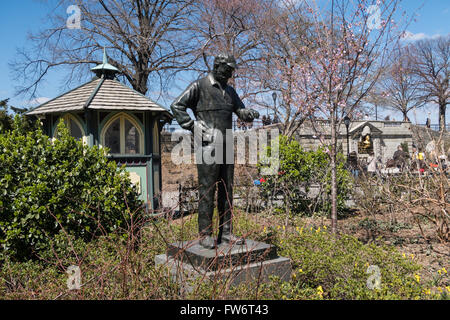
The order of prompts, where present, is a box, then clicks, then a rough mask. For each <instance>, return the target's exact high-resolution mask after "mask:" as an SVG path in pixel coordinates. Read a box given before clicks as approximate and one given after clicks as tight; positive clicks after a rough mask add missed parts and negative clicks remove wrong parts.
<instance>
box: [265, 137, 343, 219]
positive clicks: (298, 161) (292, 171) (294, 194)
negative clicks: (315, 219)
mask: <svg viewBox="0 0 450 320" xmlns="http://www.w3.org/2000/svg"><path fill="white" fill-rule="evenodd" d="M268 149H269V153H270V149H271V148H270V147H269V148H268ZM337 160H338V161H337V168H336V170H337V175H336V178H337V186H338V190H337V192H338V197H337V202H338V213H342V212H343V211H344V210H345V209H346V205H345V201H346V200H347V199H348V198H349V195H350V193H351V190H352V179H351V176H350V174H349V172H348V171H347V170H346V169H345V159H344V157H343V156H342V154H338V157H337ZM262 163H264V159H263V160H262V162H261V164H262ZM261 164H260V166H261ZM264 179H265V180H266V181H265V182H263V183H262V185H261V196H262V197H263V198H264V199H266V201H268V200H269V199H270V198H271V197H274V196H276V195H282V196H283V202H284V208H283V209H284V211H285V212H286V211H290V212H291V213H295V214H303V215H313V214H315V213H323V214H328V213H330V212H331V201H330V197H331V170H330V158H329V156H328V154H327V153H326V152H325V149H324V148H319V149H317V150H309V151H307V150H304V149H303V148H302V147H301V146H300V144H299V143H298V142H297V141H296V140H289V139H288V138H287V137H285V136H280V137H279V173H278V175H272V176H266V177H264ZM312 185H315V186H316V187H318V188H319V191H318V192H315V194H311V193H310V189H311V186H312Z"/></svg>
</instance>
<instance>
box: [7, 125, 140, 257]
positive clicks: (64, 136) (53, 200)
mask: <svg viewBox="0 0 450 320" xmlns="http://www.w3.org/2000/svg"><path fill="white" fill-rule="evenodd" d="M21 127H22V125H21V120H20V119H19V118H18V117H16V119H15V123H14V129H13V130H12V131H9V132H7V133H5V134H0V150H1V154H0V244H1V246H2V249H3V250H4V251H5V252H7V253H8V254H10V255H11V256H14V257H15V258H17V259H21V260H23V259H27V258H30V257H31V256H32V255H33V253H36V252H39V251H41V250H42V249H44V248H46V246H47V245H48V241H49V239H51V238H52V237H53V236H54V235H55V234H57V233H59V231H60V230H61V228H63V229H64V230H65V231H66V232H67V233H68V234H69V235H74V236H76V237H77V238H81V239H83V240H84V241H87V240H89V239H91V238H92V236H93V235H95V234H104V233H108V232H111V231H113V230H116V229H117V228H119V227H120V226H121V225H124V224H125V221H126V219H127V213H129V212H133V211H135V210H137V208H139V206H140V205H141V202H140V201H139V200H138V194H137V192H136V190H135V188H134V187H132V186H131V183H130V181H129V179H128V177H127V174H126V172H125V170H124V168H118V167H117V165H116V164H115V163H114V162H110V161H108V160H107V158H106V154H105V152H106V151H105V150H104V149H99V148H98V147H96V146H95V147H88V146H86V145H84V144H83V143H82V142H80V141H76V140H75V139H74V138H72V137H70V135H69V132H68V130H67V128H65V127H64V124H63V122H62V121H61V123H60V124H59V127H58V132H59V133H60V138H59V139H57V140H54V141H52V140H51V139H50V138H49V137H48V136H46V135H45V134H43V133H42V131H41V130H40V129H35V130H29V131H24V130H22V129H21Z"/></svg>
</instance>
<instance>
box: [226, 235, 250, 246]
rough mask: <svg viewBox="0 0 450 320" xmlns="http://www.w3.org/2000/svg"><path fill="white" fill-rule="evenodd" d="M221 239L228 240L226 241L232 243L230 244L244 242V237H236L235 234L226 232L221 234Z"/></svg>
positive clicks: (241, 243)
mask: <svg viewBox="0 0 450 320" xmlns="http://www.w3.org/2000/svg"><path fill="white" fill-rule="evenodd" d="M222 241H225V242H228V243H232V244H236V245H239V246H240V245H243V244H244V242H245V239H244V238H241V237H236V236H235V235H233V234H231V233H228V234H223V235H222Z"/></svg>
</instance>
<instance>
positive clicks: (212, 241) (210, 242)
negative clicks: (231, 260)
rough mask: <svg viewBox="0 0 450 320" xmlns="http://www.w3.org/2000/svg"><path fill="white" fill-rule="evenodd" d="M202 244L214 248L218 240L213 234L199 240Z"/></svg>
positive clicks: (207, 247)
mask: <svg viewBox="0 0 450 320" xmlns="http://www.w3.org/2000/svg"><path fill="white" fill-rule="evenodd" d="M199 243H200V245H201V246H202V247H203V248H206V249H214V248H215V247H216V241H215V239H214V238H213V237H211V236H205V237H203V238H202V239H200V241H199Z"/></svg>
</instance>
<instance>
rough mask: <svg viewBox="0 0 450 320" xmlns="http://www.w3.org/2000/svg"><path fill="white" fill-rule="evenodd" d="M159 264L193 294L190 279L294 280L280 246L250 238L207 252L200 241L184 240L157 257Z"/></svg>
mask: <svg viewBox="0 0 450 320" xmlns="http://www.w3.org/2000/svg"><path fill="white" fill-rule="evenodd" d="M155 262H156V265H157V266H158V265H166V266H167V267H169V269H170V273H171V276H172V279H173V280H174V281H177V282H178V283H180V284H183V287H184V289H186V290H188V291H191V290H192V288H191V286H190V285H189V284H188V283H189V281H188V280H189V279H195V278H201V279H204V280H208V279H209V280H212V281H216V280H230V282H231V285H238V284H240V283H242V282H247V281H260V282H265V281H267V280H268V279H269V276H271V275H274V276H278V277H280V278H281V279H282V280H283V281H289V280H290V278H291V262H290V260H289V259H288V258H284V257H279V256H278V255H277V252H276V247H275V246H273V245H270V244H266V243H263V242H258V241H253V240H249V239H246V240H245V242H244V244H243V245H236V244H228V243H222V244H220V245H219V246H218V247H217V248H215V249H205V248H203V247H202V246H201V245H200V244H199V243H198V240H194V241H180V242H176V243H172V244H171V245H169V248H168V250H167V253H166V254H161V255H158V256H156V258H155Z"/></svg>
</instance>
